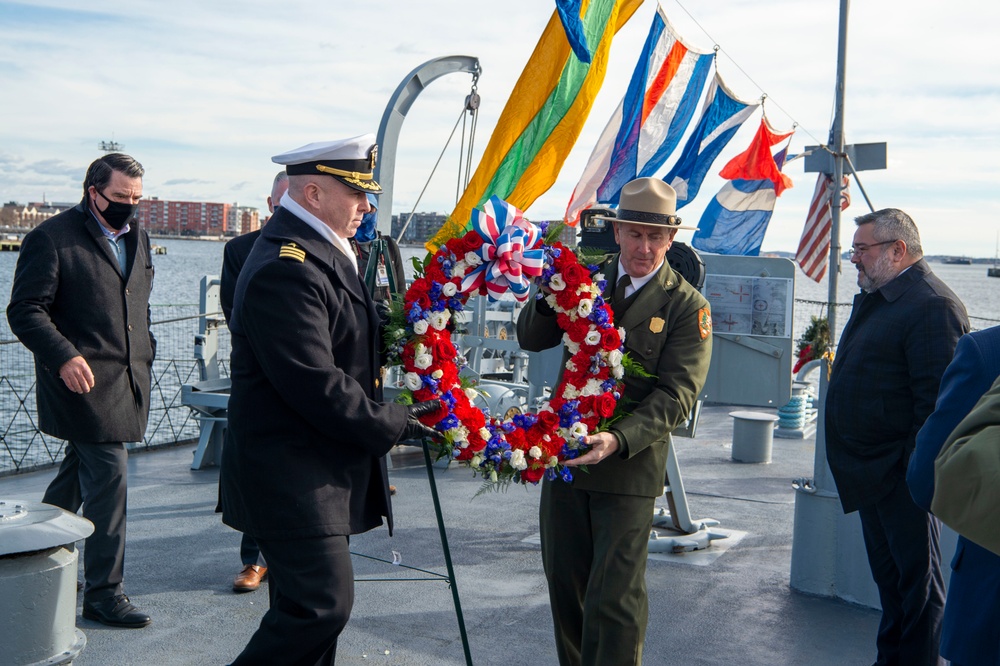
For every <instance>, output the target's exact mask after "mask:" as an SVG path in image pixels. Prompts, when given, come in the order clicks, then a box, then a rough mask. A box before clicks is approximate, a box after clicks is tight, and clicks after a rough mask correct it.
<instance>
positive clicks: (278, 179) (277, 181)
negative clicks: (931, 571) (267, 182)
mask: <svg viewBox="0 0 1000 666" xmlns="http://www.w3.org/2000/svg"><path fill="white" fill-rule="evenodd" d="M287 181H288V174H287V173H285V172H284V171H279V172H278V173H277V174H276V175H275V176H274V182H273V183H271V199H275V198H276V197H275V196H274V195H275V194H276V193H277V191H278V186H279V185H281V184H282V183H284V182H287ZM277 198H279V199H280V197H277ZM274 205H275V206H277V205H278V202H277V201H274Z"/></svg>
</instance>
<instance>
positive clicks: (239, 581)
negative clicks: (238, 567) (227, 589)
mask: <svg viewBox="0 0 1000 666" xmlns="http://www.w3.org/2000/svg"><path fill="white" fill-rule="evenodd" d="M266 577H267V567H261V566H257V565H256V564H248V565H246V566H245V567H243V571H241V572H239V573H238V574H236V578H234V579H233V592H253V591H255V590H256V589H257V588H258V587H260V582H261V581H262V580H264V579H265V578H266Z"/></svg>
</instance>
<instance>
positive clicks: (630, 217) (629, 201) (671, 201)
mask: <svg viewBox="0 0 1000 666" xmlns="http://www.w3.org/2000/svg"><path fill="white" fill-rule="evenodd" d="M599 219H602V220H617V221H618V222H628V223H630V224H645V225H647V226H651V227H664V228H666V229H691V230H697V229H698V227H685V226H682V225H681V218H680V217H678V216H677V192H676V191H675V190H674V188H672V187H670V185H667V184H666V183H665V182H663V181H662V180H660V179H659V178H636V179H635V180H632V181H629V182H627V183H625V186H624V187H622V193H621V197H620V199H619V202H618V216H617V217H602V218H599Z"/></svg>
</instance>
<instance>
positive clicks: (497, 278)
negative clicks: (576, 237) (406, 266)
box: [460, 196, 543, 303]
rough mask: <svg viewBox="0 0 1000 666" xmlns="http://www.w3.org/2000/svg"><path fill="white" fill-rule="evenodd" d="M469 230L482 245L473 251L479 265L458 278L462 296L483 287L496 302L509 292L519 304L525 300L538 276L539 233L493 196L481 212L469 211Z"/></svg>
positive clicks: (540, 262)
mask: <svg viewBox="0 0 1000 666" xmlns="http://www.w3.org/2000/svg"><path fill="white" fill-rule="evenodd" d="M472 229H473V231H475V232H476V233H477V234H479V236H480V237H481V238H482V239H483V244H482V246H481V247H480V248H479V249H478V250H475V251H473V254H474V255H475V256H476V257H478V258H479V260H480V261H481V262H482V264H481V265H479V266H477V267H476V268H474V269H472V270H471V271H469V272H468V273H467V274H466V275H465V277H464V278H463V279H462V285H461V287H460V290H461V291H462V293H463V294H468V293H470V292H473V291H478V290H479V289H480V288H481V287H482V286H483V285H485V286H486V294H487V296H489V298H490V300H499V299H500V297H502V296H503V295H504V294H505V293H507V292H508V291H509V292H510V293H512V294H513V295H514V298H516V299H517V300H518V301H519V302H521V303H523V302H524V301H526V300H527V299H528V291H529V290H530V289H531V283H532V280H533V279H535V278H537V277H539V276H541V274H542V264H543V252H542V249H541V247H540V241H541V230H540V229H539V228H538V227H537V226H535V225H534V224H532V223H531V222H529V221H528V220H526V219H524V217H523V216H522V215H521V211H519V210H518V209H517V208H515V207H514V206H513V205H511V204H509V203H507V202H506V201H503V200H502V199H500V198H499V197H496V196H494V197H491V198H490V200H489V201H487V202H486V204H485V205H484V206H483V209H482V210H479V209H478V208H477V209H476V210H474V211H473V212H472Z"/></svg>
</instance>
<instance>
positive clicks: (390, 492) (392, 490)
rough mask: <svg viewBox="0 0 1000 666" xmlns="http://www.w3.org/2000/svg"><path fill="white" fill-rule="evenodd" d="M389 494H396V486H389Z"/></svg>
mask: <svg viewBox="0 0 1000 666" xmlns="http://www.w3.org/2000/svg"><path fill="white" fill-rule="evenodd" d="M389 494H390V495H395V494H396V486H389Z"/></svg>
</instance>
